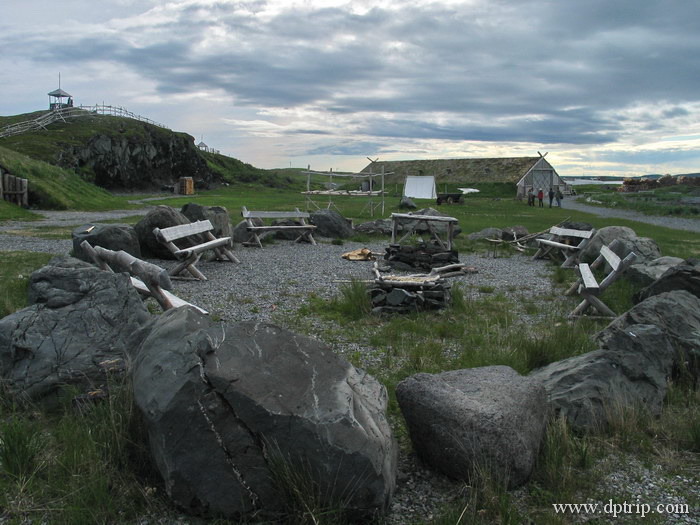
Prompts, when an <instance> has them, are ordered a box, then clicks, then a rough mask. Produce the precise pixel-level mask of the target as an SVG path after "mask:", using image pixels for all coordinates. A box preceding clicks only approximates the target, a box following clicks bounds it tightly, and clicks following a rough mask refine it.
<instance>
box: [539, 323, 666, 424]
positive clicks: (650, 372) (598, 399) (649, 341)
mask: <svg viewBox="0 0 700 525" xmlns="http://www.w3.org/2000/svg"><path fill="white" fill-rule="evenodd" d="M600 343H601V347H602V348H601V349H599V350H594V351H593V352H588V353H586V354H582V355H578V356H575V357H570V358H568V359H564V360H562V361H557V362H555V363H551V364H549V365H547V366H545V367H543V368H540V369H538V370H535V371H534V372H532V373H531V374H530V376H529V377H530V378H532V379H534V380H537V381H540V382H541V383H542V385H543V386H544V387H545V389H546V390H547V394H548V396H549V402H550V405H551V407H552V408H553V410H554V413H555V414H556V415H558V416H561V417H565V418H566V419H567V420H568V422H569V424H571V426H572V427H573V428H575V429H578V430H583V431H586V430H600V429H601V428H604V427H605V425H607V423H608V422H609V421H610V420H611V418H615V417H619V415H620V414H619V411H620V410H621V409H625V408H628V407H635V408H638V407H642V408H643V409H646V410H648V411H649V412H650V413H651V414H653V415H659V414H660V413H661V408H662V403H663V399H664V397H665V395H666V381H667V377H668V375H669V374H670V372H671V365H672V353H673V347H672V346H671V342H670V340H669V338H668V336H667V335H666V334H664V333H663V332H662V331H661V330H660V329H659V328H658V327H656V326H653V325H629V326H626V327H624V328H618V327H613V326H611V327H608V329H606V331H605V334H604V335H602V336H601V339H600Z"/></svg>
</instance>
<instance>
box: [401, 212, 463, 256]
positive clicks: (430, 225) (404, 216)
mask: <svg viewBox="0 0 700 525" xmlns="http://www.w3.org/2000/svg"><path fill="white" fill-rule="evenodd" d="M457 222H458V221H457V219H455V218H454V217H442V216H434V215H411V214H409V213H392V214H391V244H401V241H403V240H404V239H406V238H407V237H409V236H410V235H412V234H413V233H415V230H416V227H417V226H418V225H419V224H424V225H425V226H426V228H427V230H428V232H429V233H430V236H431V238H432V239H433V240H435V242H436V243H437V244H438V246H440V247H441V248H443V249H445V250H451V249H452V239H453V238H454V227H455V225H456V224H457ZM435 223H440V224H446V225H447V234H446V240H444V241H443V240H442V239H441V238H440V236H439V235H438V232H437V230H436V229H435V226H434V224H435ZM401 225H407V226H409V228H407V231H406V232H405V233H404V235H403V237H401V238H400V239H399V240H398V242H397V240H396V237H397V234H398V231H399V226H401Z"/></svg>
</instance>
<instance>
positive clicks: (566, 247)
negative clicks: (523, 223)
mask: <svg viewBox="0 0 700 525" xmlns="http://www.w3.org/2000/svg"><path fill="white" fill-rule="evenodd" d="M537 242H538V243H539V244H546V245H547V246H553V247H555V248H561V249H562V250H578V246H576V245H573V244H564V243H563V242H557V241H550V240H549V239H537Z"/></svg>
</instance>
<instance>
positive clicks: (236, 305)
mask: <svg viewBox="0 0 700 525" xmlns="http://www.w3.org/2000/svg"><path fill="white" fill-rule="evenodd" d="M569 202H570V200H569V201H568V202H567V203H569ZM594 210H595V212H598V211H600V210H602V208H594ZM584 211H588V210H584ZM614 211H616V212H619V211H620V210H614ZM142 212H143V213H145V212H146V210H142ZM137 213H138V211H134V210H125V211H118V212H106V213H102V214H99V215H98V214H85V213H80V214H69V213H67V212H52V213H49V214H47V217H46V219H45V220H44V221H40V222H33V223H29V225H30V226H32V227H36V226H39V225H41V226H71V225H79V224H81V223H84V222H96V221H99V220H106V219H114V218H119V217H124V216H128V215H135V214H137ZM625 218H627V217H625ZM664 220H666V219H664ZM669 220H670V221H678V220H679V219H671V218H669ZM696 222H698V223H700V221H696ZM26 226H27V224H26V223H11V224H7V223H5V224H3V230H11V229H21V228H23V227H26ZM385 245H386V244H385V243H376V244H360V243H352V242H347V243H345V244H344V245H342V246H337V245H333V244H330V243H328V242H321V243H319V245H317V246H310V245H305V244H304V245H302V244H294V243H292V242H289V241H277V242H275V243H272V244H269V245H266V246H265V248H263V249H258V248H245V249H241V248H238V247H237V249H236V250H235V253H236V256H237V257H239V259H240V260H241V264H232V263H228V262H215V261H211V262H206V261H205V262H201V263H199V264H198V268H199V269H200V270H201V271H202V272H203V273H204V274H205V275H206V276H207V277H208V278H209V280H208V281H206V282H199V281H188V280H175V281H174V282H173V285H174V293H176V294H177V295H179V296H180V297H182V298H184V299H187V300H189V301H190V302H192V303H194V304H197V305H198V306H200V307H203V308H205V309H207V310H209V311H210V312H211V313H212V315H215V316H218V317H220V318H221V319H223V320H226V321H242V320H250V319H255V320H260V321H273V322H282V323H284V322H285V319H289V318H291V314H292V313H293V312H295V311H296V310H297V309H298V308H299V307H300V306H301V305H303V304H304V303H305V302H307V301H308V300H309V297H310V296H311V294H315V295H318V296H321V297H331V296H333V295H334V294H336V293H337V291H338V289H339V287H340V286H341V284H342V282H343V281H347V280H349V279H352V278H357V279H370V278H371V277H372V274H371V263H369V262H351V261H347V260H344V259H342V258H341V257H340V255H341V254H342V253H344V252H346V251H350V250H354V249H357V248H363V247H367V248H370V249H371V250H372V251H374V252H377V253H383V251H384V247H385ZM71 247H72V244H71V242H70V241H65V240H46V239H39V238H32V237H23V236H19V235H12V234H4V233H3V234H0V250H30V251H39V252H47V253H57V254H67V253H68V252H69V251H70V249H71ZM460 260H461V262H464V263H466V264H469V265H470V266H473V267H475V268H476V269H477V271H478V273H476V274H470V275H465V276H464V277H459V278H456V279H454V280H453V282H455V281H457V282H458V281H462V282H463V283H464V284H465V285H466V287H467V289H468V290H471V292H470V293H477V292H476V291H475V290H476V289H478V288H479V287H493V288H494V291H496V292H502V293H504V294H506V295H511V296H512V295H518V294H523V293H525V294H527V296H528V297H530V298H537V297H541V298H542V299H543V300H548V298H549V297H551V295H550V292H551V290H552V284H551V280H550V272H551V270H550V267H549V266H548V265H547V264H546V263H544V262H543V261H531V260H530V258H529V257H524V256H520V255H514V256H512V257H508V258H493V257H489V256H486V255H462V256H461V257H460ZM152 262H155V263H157V264H160V265H161V266H163V267H170V266H171V265H172V264H174V263H173V262H172V261H152ZM290 328H292V329H293V328H294V327H290ZM333 345H335V346H334V348H335V349H336V350H337V351H338V352H339V353H341V354H343V353H346V352H349V351H353V352H355V351H360V352H363V353H367V356H366V359H367V362H370V363H371V362H372V361H373V359H372V355H371V353H372V352H373V351H375V349H372V348H364V347H361V346H360V345H357V344H352V343H337V342H335V343H333ZM613 460H614V459H609V461H613ZM690 460H691V461H695V462H697V458H696V457H695V458H690ZM612 470H613V472H614V473H613V474H611V475H609V476H606V477H605V478H604V479H603V481H602V482H601V485H600V486H601V487H602V488H603V490H604V492H605V493H609V494H611V497H613V498H618V499H620V496H619V495H620V494H631V496H630V497H629V498H628V499H627V501H628V502H632V501H639V502H642V503H649V504H653V505H656V504H659V503H687V502H685V501H683V500H682V498H681V497H680V496H679V494H688V493H689V492H692V493H693V494H694V495H695V497H696V498H695V499H696V500H697V498H700V486H698V482H697V476H696V477H695V479H690V478H687V477H682V476H672V475H669V474H668V473H664V472H663V471H661V470H660V469H657V468H654V467H649V466H648V465H642V464H641V463H639V462H638V461H637V460H635V459H634V458H627V459H625V460H623V459H620V460H619V461H618V464H617V465H616V466H615V467H614V468H613V469H612ZM463 490H464V484H463V483H457V482H453V481H451V480H448V479H446V478H444V477H442V476H440V475H438V474H436V473H434V472H432V471H430V470H429V469H426V468H425V467H424V466H423V465H422V464H421V463H420V462H419V461H418V460H417V459H416V458H415V456H413V455H411V454H405V453H403V452H402V453H401V454H400V457H399V474H398V483H397V491H396V494H395V497H394V499H393V502H392V508H391V513H390V515H389V516H388V518H387V520H386V521H387V523H388V524H390V525H399V524H405V523H409V522H414V521H415V520H421V521H428V520H430V519H431V518H432V517H433V516H435V515H437V513H438V512H439V510H440V508H441V507H442V506H443V505H444V504H445V503H446V502H449V501H451V500H453V499H455V498H456V497H457V496H458V495H459V494H460V493H461V492H462V491H463ZM525 491H526V489H520V490H519V491H515V492H513V493H512V496H513V498H514V499H515V501H516V502H517V501H522V500H524V498H525V494H526V492H525ZM635 496H636V498H637V499H636V500H634V499H633V497H635ZM588 500H589V498H586V497H583V498H582V500H581V501H580V502H584V501H588ZM590 501H596V500H592V499H591V500H590ZM623 501H624V498H622V499H621V501H618V500H617V499H616V500H615V502H616V503H622V502H623ZM562 503H564V502H562ZM601 503H602V504H604V503H607V500H604V501H602V502H601ZM658 517H659V516H657V518H658ZM569 518H570V520H568V522H571V523H580V522H584V521H588V520H590V519H593V518H597V519H598V520H599V521H597V522H598V523H607V522H609V523H612V522H617V520H613V519H612V518H611V517H609V516H604V515H596V516H593V515H588V516H585V515H578V516H575V515H570V516H569ZM629 518H630V521H628V522H629V523H634V522H635V520H634V519H633V518H634V516H629ZM178 523H187V518H184V520H183V521H180V520H178ZM658 523H667V524H672V523H673V524H675V523H685V524H700V511H699V510H698V509H697V507H696V508H691V514H689V515H669V516H666V517H663V518H662V519H661V521H659V522H658Z"/></svg>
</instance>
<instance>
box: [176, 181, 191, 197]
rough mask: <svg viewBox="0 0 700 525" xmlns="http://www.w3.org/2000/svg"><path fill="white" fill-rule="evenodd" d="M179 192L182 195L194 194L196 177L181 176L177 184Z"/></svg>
mask: <svg viewBox="0 0 700 525" xmlns="http://www.w3.org/2000/svg"><path fill="white" fill-rule="evenodd" d="M177 192H178V193H179V194H180V195H194V179H193V178H192V177H180V180H179V181H178V184H177Z"/></svg>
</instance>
